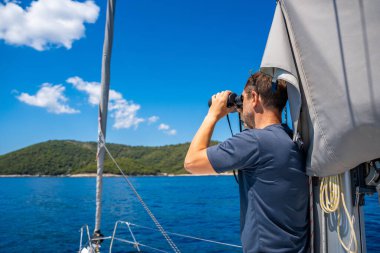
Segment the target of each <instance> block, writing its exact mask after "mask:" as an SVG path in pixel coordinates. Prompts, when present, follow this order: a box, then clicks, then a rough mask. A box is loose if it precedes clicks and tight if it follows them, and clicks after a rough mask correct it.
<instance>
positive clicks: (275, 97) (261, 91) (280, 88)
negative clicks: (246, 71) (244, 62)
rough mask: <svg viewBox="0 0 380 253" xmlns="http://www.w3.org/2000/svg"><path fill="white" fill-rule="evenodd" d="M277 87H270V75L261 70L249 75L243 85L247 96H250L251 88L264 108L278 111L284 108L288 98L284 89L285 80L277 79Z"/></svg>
mask: <svg viewBox="0 0 380 253" xmlns="http://www.w3.org/2000/svg"><path fill="white" fill-rule="evenodd" d="M275 86H277V87H272V77H271V76H269V75H267V74H264V73H262V72H256V73H255V74H253V75H251V76H250V77H249V78H248V80H247V83H246V85H245V87H244V90H245V92H246V93H247V95H248V98H250V97H251V96H252V90H254V91H255V92H257V94H258V95H259V96H260V97H261V99H262V101H263V105H264V107H266V108H271V109H277V110H278V111H279V112H281V111H282V109H284V106H285V105H286V101H287V100H288V93H287V91H286V82H285V81H284V80H277V84H275Z"/></svg>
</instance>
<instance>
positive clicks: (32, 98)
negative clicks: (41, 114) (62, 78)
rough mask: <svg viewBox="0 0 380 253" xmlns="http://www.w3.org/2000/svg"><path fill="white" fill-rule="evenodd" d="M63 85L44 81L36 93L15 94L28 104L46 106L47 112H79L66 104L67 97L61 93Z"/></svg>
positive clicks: (63, 88) (63, 89)
mask: <svg viewBox="0 0 380 253" xmlns="http://www.w3.org/2000/svg"><path fill="white" fill-rule="evenodd" d="M64 91H65V87H63V86H62V85H60V84H58V85H52V84H50V83H44V84H42V85H41V88H40V89H39V90H38V91H37V93H36V95H29V94H28V93H21V95H19V96H17V99H18V100H20V101H21V102H24V103H26V104H28V105H32V106H38V107H42V108H46V109H47V110H48V112H52V113H55V114H62V113H68V114H71V113H79V111H78V110H75V109H73V108H71V107H70V106H68V105H67V104H66V102H67V101H68V99H67V98H66V97H65V96H64V95H63V92H64Z"/></svg>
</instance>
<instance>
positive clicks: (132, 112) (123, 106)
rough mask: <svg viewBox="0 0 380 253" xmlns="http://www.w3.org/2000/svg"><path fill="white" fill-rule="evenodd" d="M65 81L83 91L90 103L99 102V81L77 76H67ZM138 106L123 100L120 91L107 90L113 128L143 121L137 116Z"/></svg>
mask: <svg viewBox="0 0 380 253" xmlns="http://www.w3.org/2000/svg"><path fill="white" fill-rule="evenodd" d="M66 82H68V83H71V84H72V85H73V86H74V87H75V88H76V89H77V90H79V91H83V92H85V93H86V94H87V95H88V102H89V103H90V104H91V105H98V104H99V100H100V83H98V82H86V81H84V80H83V79H81V78H80V77H77V76H76V77H70V78H68V79H67V80H66ZM140 108H141V107H140V105H138V104H135V103H133V102H132V101H127V100H125V99H124V98H123V95H122V94H121V93H119V92H117V91H115V90H112V89H111V90H110V91H109V105H108V109H109V111H110V112H111V117H113V118H114V119H115V123H114V124H113V127H114V128H116V129H120V128H130V127H132V126H134V127H135V128H137V127H138V125H139V124H140V123H141V122H144V121H145V119H143V118H139V117H137V112H138V110H140Z"/></svg>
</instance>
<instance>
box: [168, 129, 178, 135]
mask: <svg viewBox="0 0 380 253" xmlns="http://www.w3.org/2000/svg"><path fill="white" fill-rule="evenodd" d="M166 134H168V135H176V134H177V130H175V129H171V130H169V131H166Z"/></svg>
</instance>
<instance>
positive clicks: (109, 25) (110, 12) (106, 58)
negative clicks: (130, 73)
mask: <svg viewBox="0 0 380 253" xmlns="http://www.w3.org/2000/svg"><path fill="white" fill-rule="evenodd" d="M114 14H115V0H108V3H107V17H106V24H105V34H104V43H103V57H102V77H101V96H100V104H99V119H98V120H99V126H98V151H97V176H96V214H95V229H94V234H100V223H101V216H102V190H103V164H104V156H105V148H104V144H105V140H106V127H107V111H108V95H109V86H110V66H111V53H112V42H113V23H114V22H113V21H114Z"/></svg>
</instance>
